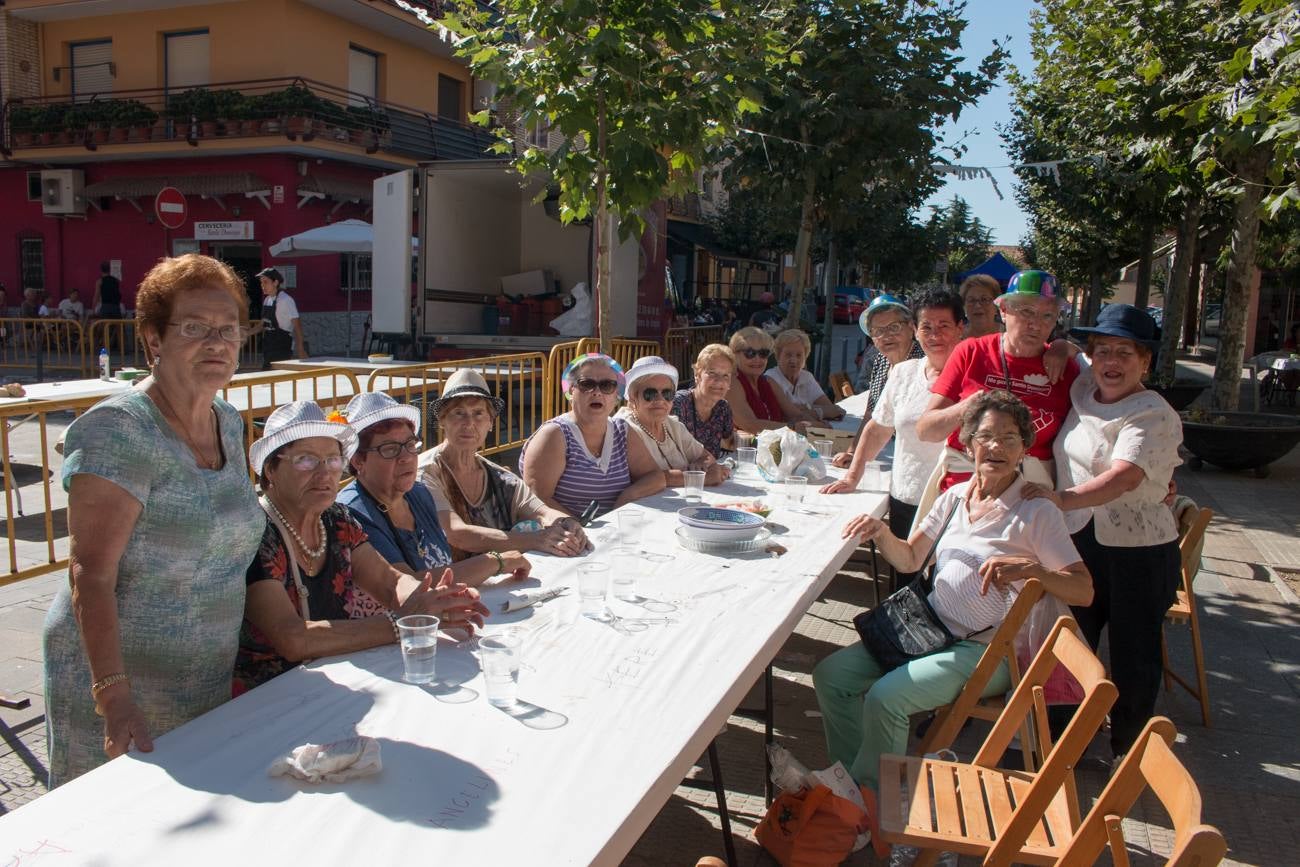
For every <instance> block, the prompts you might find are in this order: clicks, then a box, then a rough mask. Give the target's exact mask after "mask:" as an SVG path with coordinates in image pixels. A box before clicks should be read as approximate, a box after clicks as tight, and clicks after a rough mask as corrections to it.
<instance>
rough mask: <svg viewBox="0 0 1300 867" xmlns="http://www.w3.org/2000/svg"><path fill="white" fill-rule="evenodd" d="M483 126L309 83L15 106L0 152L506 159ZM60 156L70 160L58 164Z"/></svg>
mask: <svg viewBox="0 0 1300 867" xmlns="http://www.w3.org/2000/svg"><path fill="white" fill-rule="evenodd" d="M496 141H497V138H496V137H495V136H494V135H493V134H492V133H491V132H489V131H488V130H486V129H483V128H482V127H479V126H474V125H471V124H467V123H463V122H461V121H457V120H452V119H450V118H444V117H439V116H437V115H432V114H429V113H428V112H425V111H421V110H420V109H416V108H411V107H409V106H403V105H398V104H396V103H390V102H384V101H381V100H376V99H371V98H370V97H366V96H363V95H361V94H356V93H351V92H349V91H346V90H343V89H341V88H337V87H334V86H332V85H328V84H324V83H321V82H318V81H312V80H311V79H304V78H276V79H259V80H255V81H236V82H225V83H217V84H211V85H208V86H207V87H199V88H192V89H190V90H186V91H182V92H177V91H174V90H173V91H171V92H168V91H165V90H161V89H153V90H123V91H113V92H111V93H102V94H93V95H89V96H87V95H85V94H82V95H78V96H77V97H75V98H74V97H70V96H59V97H42V98H32V99H16V100H11V101H9V102H7V103H6V104H5V105H4V109H3V113H2V114H0V151H3V152H4V154H3V155H4V156H6V157H8V156H11V155H14V154H17V155H20V156H21V157H22V158H24V159H33V160H41V161H46V162H57V161H66V158H67V157H68V156H70V155H71V156H74V157H77V158H78V159H80V160H83V161H84V160H85V159H87V154H86V153H85V152H86V151H96V152H99V154H101V155H102V156H103V157H104V158H115V159H120V158H131V157H137V156H138V157H148V156H157V155H162V154H164V153H166V152H167V151H175V150H178V149H179V150H181V151H185V149H186V148H187V147H192V148H196V149H199V150H209V151H210V152H216V151H218V150H220V151H224V152H227V153H247V152H264V151H283V150H293V151H298V152H307V153H321V152H324V153H327V154H328V155H330V156H333V157H337V158H341V159H349V158H355V159H357V160H359V161H363V162H369V163H387V164H390V165H414V164H415V163H419V162H426V161H429V160H472V159H500V156H501V155H500V154H496V153H491V152H489V148H490V147H491V146H492V145H493V144H495V143H496ZM56 155H57V156H62V157H64V158H65V160H58V159H55V157H56Z"/></svg>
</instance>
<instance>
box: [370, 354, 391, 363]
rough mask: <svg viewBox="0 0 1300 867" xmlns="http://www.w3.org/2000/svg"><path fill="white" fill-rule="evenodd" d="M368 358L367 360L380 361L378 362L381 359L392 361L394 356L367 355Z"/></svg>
mask: <svg viewBox="0 0 1300 867" xmlns="http://www.w3.org/2000/svg"><path fill="white" fill-rule="evenodd" d="M366 360H367V361H371V362H375V363H378V362H381V361H392V360H393V356H391V355H367V356H366Z"/></svg>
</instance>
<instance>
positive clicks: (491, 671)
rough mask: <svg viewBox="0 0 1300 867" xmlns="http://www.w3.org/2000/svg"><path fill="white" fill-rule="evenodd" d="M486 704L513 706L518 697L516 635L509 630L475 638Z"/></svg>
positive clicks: (518, 643)
mask: <svg viewBox="0 0 1300 867" xmlns="http://www.w3.org/2000/svg"><path fill="white" fill-rule="evenodd" d="M478 649H479V660H480V661H481V662H482V664H483V680H484V682H485V683H486V684H487V700H488V704H490V705H492V706H493V707H514V705H515V703H516V702H517V701H518V700H519V698H518V692H519V649H520V642H519V636H518V635H517V634H515V633H514V632H513V631H506V632H502V633H499V634H497V635H485V636H483V637H482V638H480V639H479V640H478Z"/></svg>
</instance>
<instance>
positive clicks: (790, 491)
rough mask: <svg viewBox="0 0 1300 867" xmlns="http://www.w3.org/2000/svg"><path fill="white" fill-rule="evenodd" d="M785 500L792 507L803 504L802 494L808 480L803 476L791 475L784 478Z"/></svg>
mask: <svg viewBox="0 0 1300 867" xmlns="http://www.w3.org/2000/svg"><path fill="white" fill-rule="evenodd" d="M784 487H785V502H786V505H787V506H789V507H790V508H792V509H798V508H799V507H800V506H802V505H803V495H804V493H805V492H806V491H807V490H808V480H807V479H806V478H804V477H803V476H791V477H790V478H788V479H786V480H785V486H784Z"/></svg>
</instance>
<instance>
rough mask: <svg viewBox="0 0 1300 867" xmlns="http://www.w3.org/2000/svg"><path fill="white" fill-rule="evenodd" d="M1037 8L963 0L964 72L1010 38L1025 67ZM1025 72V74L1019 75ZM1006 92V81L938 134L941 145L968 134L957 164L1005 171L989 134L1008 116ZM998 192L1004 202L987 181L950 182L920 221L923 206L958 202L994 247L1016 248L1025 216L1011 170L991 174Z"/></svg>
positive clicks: (1021, 0)
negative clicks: (964, 205) (987, 232)
mask: <svg viewBox="0 0 1300 867" xmlns="http://www.w3.org/2000/svg"><path fill="white" fill-rule="evenodd" d="M1037 5H1038V4H1037V3H1036V2H1034V0H968V2H967V5H966V20H967V21H968V22H970V23H969V24H968V26H967V27H966V30H965V32H964V33H962V50H963V54H964V55H965V56H966V59H967V63H966V66H967V67H969V68H971V69H973V68H974V67H975V66H976V64H977V63H978V62H979V58H980V57H983V56H984V55H985V54H987V53H988V51H989V50H990V48H991V47H992V44H993V40H994V39H998V40H1001V39H1002V38H1003V37H1005V36H1010V37H1011V40H1010V42H1008V43H1006V45H1007V47H1008V49H1009V50H1010V52H1011V55H1012V58H1013V59H1015V60H1017V61H1020V62H1023V63H1025V64H1028V63H1029V13H1030V10H1032V9H1034V8H1035V7H1036V6H1037ZM1022 71H1024V72H1030V71H1031V70H1030V69H1028V68H1026V69H1024V70H1022ZM1010 103H1011V89H1010V88H1009V87H1008V86H1007V83H1006V81H1005V79H1002V80H999V81H998V83H997V85H996V86H995V87H994V88H993V89H992V90H991V91H989V93H988V94H986V95H985V96H984V98H983V99H981V100H980V101H979V102H978V103H977V104H976V105H975V106H973V107H971V108H968V109H966V110H965V111H963V112H962V114H961V117H960V118H959V119H958V121H957V123H956V124H949V125H947V126H946V127H944V129H943V136H944V139H945V141H956V140H957V139H958V138H959V137H960V136H961V134H962V133H963V132H969V133H970V135H969V136H968V137H967V139H966V141H965V144H966V146H967V148H968V150H967V152H966V155H965V156H963V157H962V158H961V160H960V162H959V164H960V165H966V166H989V167H992V166H1005V165H1006V164H1007V163H1009V162H1011V159H1010V157H1008V156H1007V152H1006V150H1005V149H1004V147H1003V142H1002V137H1001V136H1000V135H998V131H997V130H996V129H995V128H994V126H993V125H994V124H995V123H1001V122H1003V121H1004V120H1005V119H1006V118H1007V116H1008V113H1009V110H1010V109H1009V107H1010ZM993 175H994V177H996V178H997V181H998V188H999V189H1001V190H1002V195H1003V196H1005V198H1004V199H1001V200H999V199H998V197H997V194H996V193H995V192H994V191H993V185H992V184H990V183H989V180H988V178H980V179H978V180H969V181H959V180H956V179H955V178H949V179H948V182H947V183H946V184H945V185H944V187H943V188H942V189H941V190H939V192H937V193H935V194H934V195H933V196H931V197H930V199H929V200H928V201H927V202H926V206H927V207H926V208H924V209H922V214H921V217H922V219H924V217H925V216H926V215H928V213H929V211H928V206H929V205H932V204H935V205H942V204H946V203H947V202H949V201H951V200H952V197H953V196H954V195H957V196H961V197H962V198H963V199H965V200H966V201H967V202H969V203H970V206H971V210H972V212H973V213H974V214H975V216H977V217H979V219H980V222H982V223H984V225H986V226H988V227H989V228H990V229H992V230H993V243H995V244H1018V243H1020V239H1021V237H1022V236H1023V235H1024V234H1025V214H1024V212H1023V211H1021V210H1020V206H1019V205H1017V204H1016V201H1015V192H1014V191H1015V175H1014V174H1013V173H1012V171H1011V170H1010V169H993Z"/></svg>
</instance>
